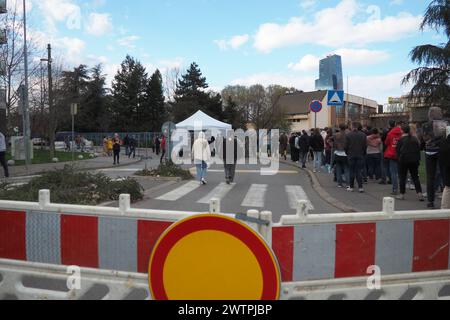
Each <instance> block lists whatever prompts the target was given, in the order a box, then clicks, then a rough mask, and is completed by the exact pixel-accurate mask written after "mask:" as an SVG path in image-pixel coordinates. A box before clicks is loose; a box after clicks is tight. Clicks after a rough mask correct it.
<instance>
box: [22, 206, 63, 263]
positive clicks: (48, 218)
mask: <svg viewBox="0 0 450 320" xmlns="http://www.w3.org/2000/svg"><path fill="white" fill-rule="evenodd" d="M26 231H27V233H26V240H27V259H28V261H32V262H39V263H50V264H61V217H60V216H59V215H56V214H52V213H48V212H37V211H31V212H28V213H27V226H26Z"/></svg>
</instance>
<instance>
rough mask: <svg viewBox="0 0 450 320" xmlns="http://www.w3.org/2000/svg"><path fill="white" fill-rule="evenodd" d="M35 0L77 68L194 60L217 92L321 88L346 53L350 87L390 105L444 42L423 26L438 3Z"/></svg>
mask: <svg viewBox="0 0 450 320" xmlns="http://www.w3.org/2000/svg"><path fill="white" fill-rule="evenodd" d="M15 1H18V0H15ZM15 1H13V0H10V1H9V2H10V4H9V6H13V5H14V2H15ZM27 1H28V14H29V20H30V33H31V34H32V35H33V36H34V37H35V38H36V39H38V40H39V43H40V44H41V45H42V46H44V47H45V43H47V42H51V43H52V44H53V46H54V48H55V51H57V55H60V56H62V57H64V59H65V61H66V63H67V64H68V65H70V66H73V65H76V64H80V63H85V64H88V65H93V64H96V63H102V64H103V65H104V68H105V72H106V73H108V74H109V77H108V79H111V78H112V76H113V74H114V73H115V71H116V70H117V67H118V65H119V64H120V62H121V61H122V60H123V59H124V57H125V55H126V54H130V55H132V56H134V57H136V58H138V59H139V60H140V61H141V62H142V63H143V64H144V65H145V66H147V68H148V69H149V72H152V71H153V70H154V69H155V68H160V69H162V70H163V71H164V70H166V69H167V68H172V67H180V68H182V69H185V68H187V66H188V65H189V64H190V63H191V62H193V61H195V62H197V63H198V64H199V65H200V67H201V69H202V71H203V73H204V75H205V76H206V77H207V80H208V82H209V84H210V86H211V88H213V89H215V90H220V89H222V88H223V87H224V86H226V85H229V84H243V85H251V84H257V83H260V84H264V85H269V84H281V85H286V86H293V87H296V88H297V89H300V90H305V91H307V90H313V89H314V80H315V79H316V78H318V61H319V59H320V58H323V57H325V56H326V55H328V54H330V53H338V54H340V55H342V57H343V63H344V77H345V78H347V77H348V78H349V91H350V93H353V94H358V95H363V96H365V97H368V98H373V99H376V100H377V101H378V102H379V103H385V102H386V101H387V97H389V96H399V95H401V94H403V93H404V92H405V91H406V90H407V88H404V87H402V86H401V84H400V81H401V78H402V77H403V75H404V74H406V73H407V72H408V71H409V70H410V69H412V68H413V67H414V65H412V64H411V63H410V62H409V59H408V54H409V52H410V50H411V49H412V48H413V47H414V46H415V45H418V44H423V43H442V42H444V40H445V39H444V37H443V36H442V35H440V34H437V33H436V32H434V31H431V30H426V31H425V32H421V31H419V24H420V21H421V17H422V15H423V13H424V12H425V10H426V6H427V4H428V3H429V1H430V0H380V1H375V0H320V1H319V0H281V1H275V0H270V1H269V0H244V1H243V0H132V1H120V0H85V1H81V0H27ZM19 2H20V1H19Z"/></svg>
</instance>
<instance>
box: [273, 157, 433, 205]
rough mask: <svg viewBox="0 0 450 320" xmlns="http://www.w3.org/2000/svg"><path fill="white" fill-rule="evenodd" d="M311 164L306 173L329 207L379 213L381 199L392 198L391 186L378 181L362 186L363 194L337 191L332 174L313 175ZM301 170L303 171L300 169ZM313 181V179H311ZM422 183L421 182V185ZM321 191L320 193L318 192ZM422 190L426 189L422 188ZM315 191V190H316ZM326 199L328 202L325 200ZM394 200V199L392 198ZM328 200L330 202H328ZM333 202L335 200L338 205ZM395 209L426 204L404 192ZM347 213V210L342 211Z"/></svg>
mask: <svg viewBox="0 0 450 320" xmlns="http://www.w3.org/2000/svg"><path fill="white" fill-rule="evenodd" d="M282 162H284V163H286V164H290V165H292V166H295V167H297V168H299V169H300V166H299V165H298V164H296V163H293V162H292V161H290V160H288V161H286V162H285V161H284V160H282ZM311 165H312V164H311V163H308V164H307V167H308V168H307V169H306V171H307V172H308V173H309V174H310V176H311V177H315V180H317V183H318V184H319V185H320V187H319V191H318V192H319V193H323V194H321V197H322V198H324V200H325V201H327V202H329V203H330V204H331V205H334V206H338V207H344V208H345V207H348V208H352V209H353V210H352V211H356V212H377V211H381V210H382V208H383V198H385V197H394V196H392V195H391V192H392V186H391V185H380V184H378V181H369V183H368V184H365V185H364V191H365V192H364V193H358V192H357V190H356V191H355V192H353V193H352V192H347V189H346V188H342V189H339V188H338V187H337V183H335V182H334V181H333V180H334V174H328V173H324V172H325V169H323V170H322V172H320V173H313V172H312V170H310V168H311ZM301 170H303V169H301ZM313 180H314V179H313ZM423 183H424V181H422V184H423ZM320 189H322V192H320V191H321V190H320ZM424 190H426V187H425V186H424ZM316 191H317V190H316ZM327 198H328V200H327ZM394 198H395V197H394ZM329 200H330V201H329ZM333 200H337V201H338V203H336V202H334V201H333ZM440 202H441V199H436V206H440ZM395 208H396V210H397V211H408V210H421V209H423V210H428V209H427V202H426V201H425V202H420V201H419V200H418V199H417V195H416V192H415V191H410V190H407V191H406V200H404V201H400V200H396V201H395ZM344 211H347V210H344Z"/></svg>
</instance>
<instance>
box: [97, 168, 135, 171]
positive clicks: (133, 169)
mask: <svg viewBox="0 0 450 320" xmlns="http://www.w3.org/2000/svg"><path fill="white" fill-rule="evenodd" d="M139 170H142V169H138V168H130V169H114V168H111V169H100V170H97V171H101V172H136V171H139ZM94 171H95V169H94Z"/></svg>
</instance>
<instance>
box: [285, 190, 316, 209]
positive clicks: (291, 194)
mask: <svg viewBox="0 0 450 320" xmlns="http://www.w3.org/2000/svg"><path fill="white" fill-rule="evenodd" d="M286 193H287V195H288V198H289V206H290V207H291V209H294V210H296V209H297V203H298V201H300V200H306V201H308V208H309V210H314V206H313V205H312V203H311V201H309V198H308V196H307V194H306V192H305V190H303V188H302V187H301V186H286Z"/></svg>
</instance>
